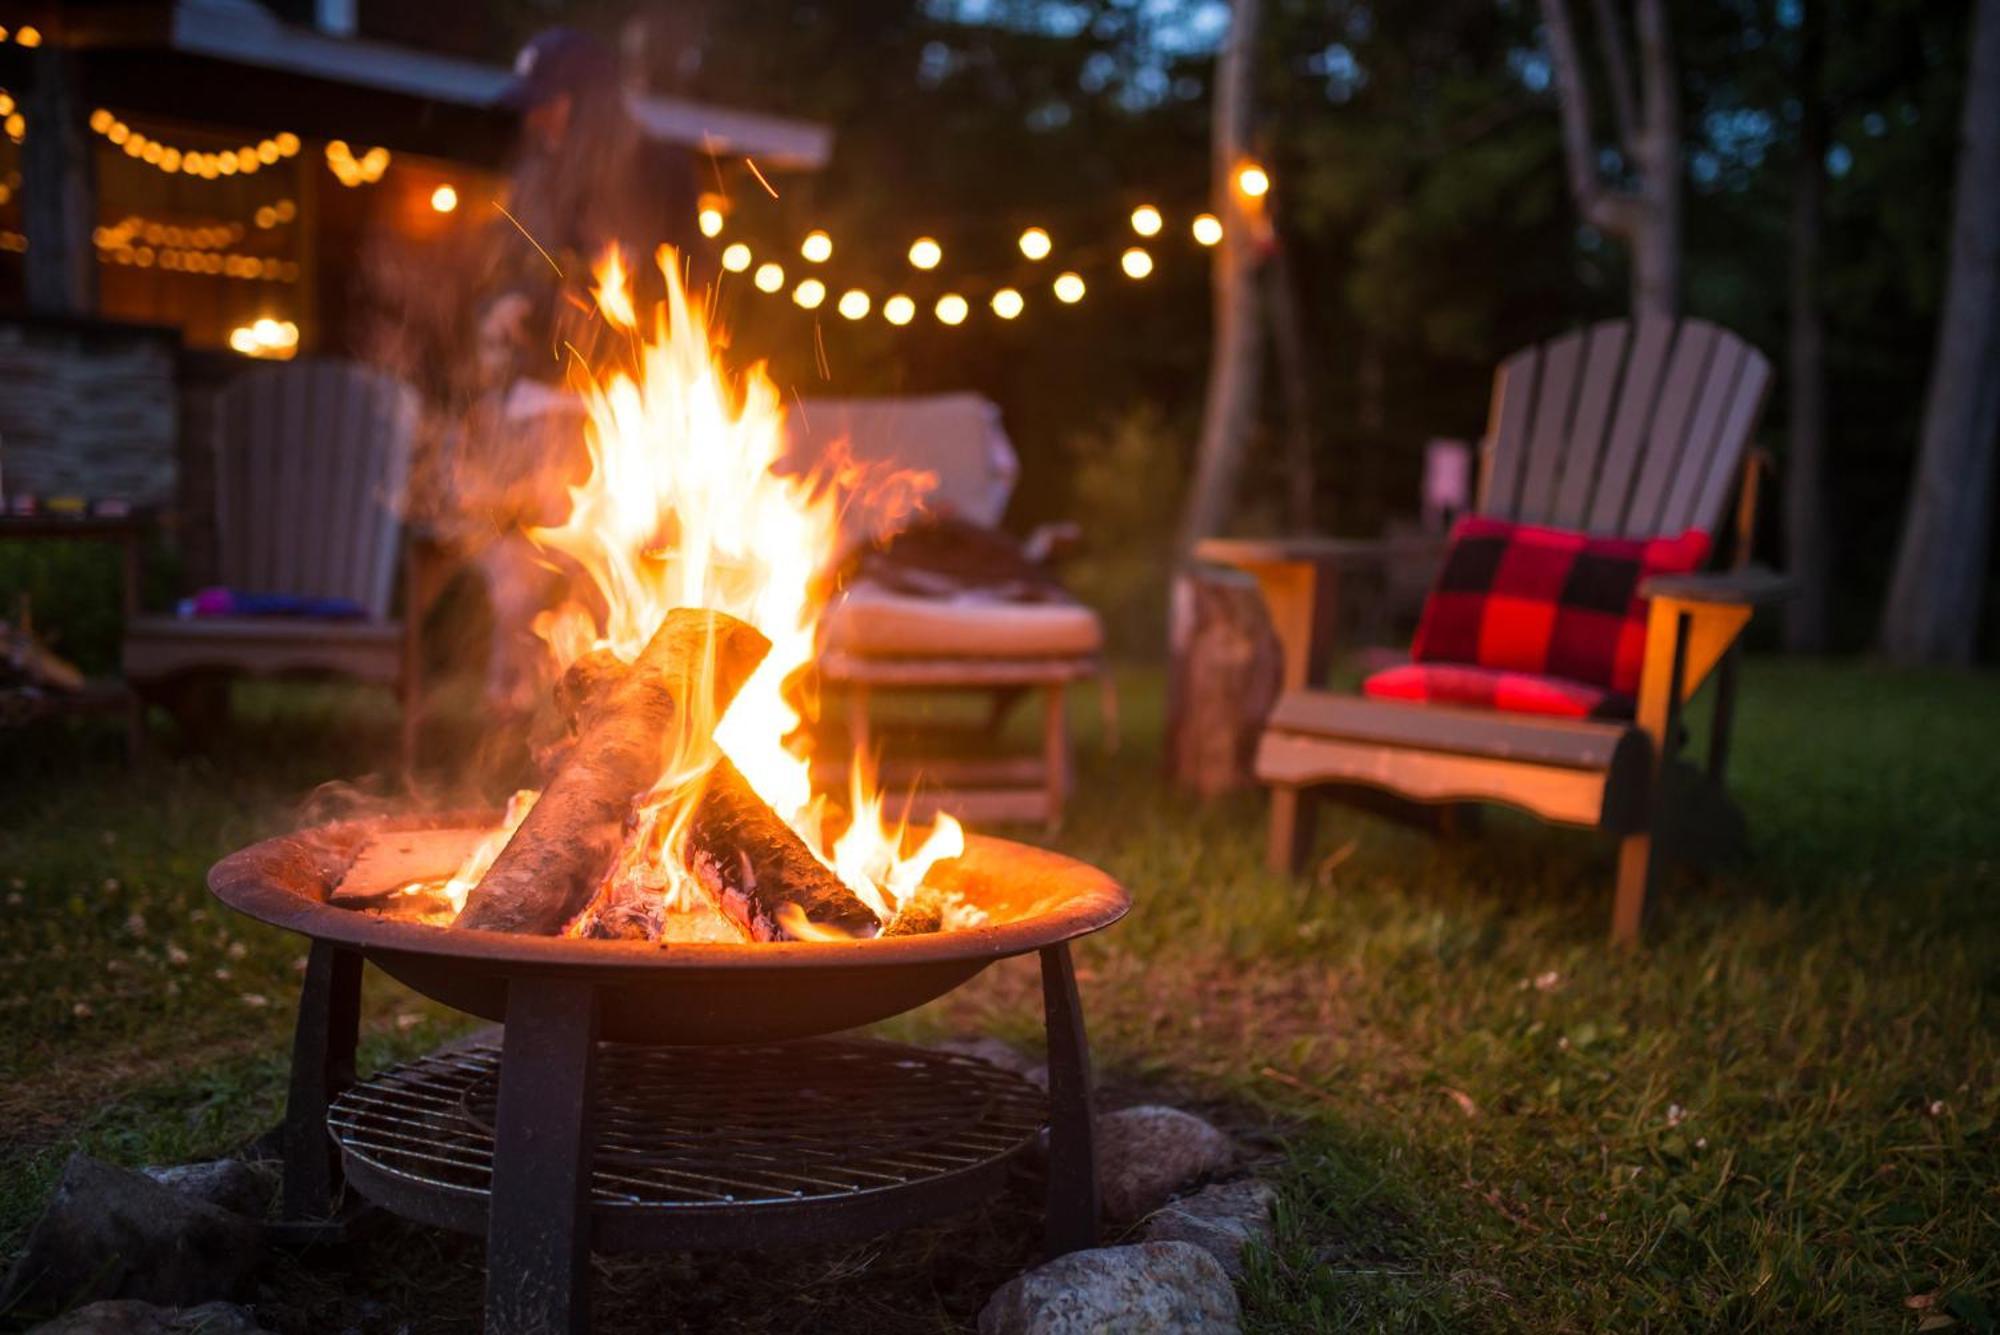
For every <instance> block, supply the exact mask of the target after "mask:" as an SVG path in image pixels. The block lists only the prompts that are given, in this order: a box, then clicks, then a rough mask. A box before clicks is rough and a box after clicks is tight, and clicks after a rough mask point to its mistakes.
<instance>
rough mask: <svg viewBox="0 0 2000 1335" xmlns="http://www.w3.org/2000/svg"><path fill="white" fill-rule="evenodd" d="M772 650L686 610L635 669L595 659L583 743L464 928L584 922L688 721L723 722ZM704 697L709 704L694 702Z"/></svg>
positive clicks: (720, 618)
mask: <svg viewBox="0 0 2000 1335" xmlns="http://www.w3.org/2000/svg"><path fill="white" fill-rule="evenodd" d="M770 647H771V646H770V641H769V640H767V639H765V638H764V636H763V635H762V634H760V633H759V632H758V631H757V630H756V629H755V628H754V627H752V626H750V625H748V624H747V623H745V622H742V621H738V620H737V619H736V618H734V617H731V616H727V615H725V614H723V613H720V612H708V611H702V610H699V609H694V608H678V609H676V610H674V611H672V612H669V613H668V614H667V615H666V618H665V619H664V620H663V621H662V622H661V623H660V628H659V630H658V631H657V632H656V633H655V634H654V636H653V638H652V641H651V642H650V643H649V644H647V646H646V648H645V650H644V651H643V652H641V653H640V655H639V657H638V659H637V660H636V661H634V662H633V663H632V665H631V666H630V668H628V669H626V670H624V671H623V672H613V671H611V670H609V668H608V665H607V664H605V663H603V662H602V661H595V660H590V661H592V666H591V668H590V669H588V671H587V673H586V674H583V675H581V676H580V677H579V679H578V681H577V682H576V683H573V686H574V688H575V689H574V690H572V691H571V692H570V694H569V695H568V696H567V698H566V700H565V703H566V704H568V705H570V706H571V709H572V711H573V719H574V721H573V724H572V726H573V728H574V730H575V733H576V739H575V741H574V743H573V744H572V745H571V746H570V747H569V749H568V751H567V752H566V753H565V754H564V755H563V756H562V758H561V761H560V763H559V766H558V768H557V769H556V770H555V772H554V774H553V776H552V777H551V779H550V781H549V783H548V786H547V787H546V788H545V789H543V791H542V796H541V800H540V801H538V802H536V803H535V808H534V810H533V811H531V812H529V813H528V818H527V819H526V820H524V821H523V822H521V828H520V829H519V830H517V831H515V833H514V837H513V838H512V839H511V840H509V841H508V843H507V847H506V848H505V849H504V850H502V852H501V853H500V856H499V857H497V858H496V859H494V862H493V866H492V868H491V869H490V870H489V871H488V872H487V873H486V875H485V877H484V878H482V879H481V880H480V882H479V884H478V885H477V886H475V887H474V888H473V890H472V892H471V893H470V894H469V895H467V897H466V901H465V909H464V911H463V912H461V913H460V914H459V915H458V919H457V922H456V923H455V924H454V925H455V926H458V927H471V928H478V929H480V930H483V931H490V932H520V933H540V934H543V935H548V934H551V933H554V932H558V931H560V930H561V929H562V927H563V924H565V923H567V922H568V921H569V920H570V919H572V918H574V917H575V916H576V915H577V914H578V913H580V912H582V911H583V909H584V907H585V906H586V905H588V904H589V903H590V899H591V896H592V895H593V894H595V893H596V891H597V887H598V886H599V884H601V883H602V882H603V880H604V878H605V876H606V875H608V874H609V873H610V871H611V868H612V866H613V865H614V864H615V862H616V861H617V858H618V852H619V848H620V846H621V845H622V844H623V843H624V840H625V830H626V822H627V820H628V818H629V817H630V815H631V812H632V806H633V803H634V802H636V801H637V800H638V799H639V798H640V797H641V796H643V795H644V794H645V793H646V792H647V791H648V790H650V789H651V788H652V787H653V785H654V784H655V783H657V782H658V781H659V779H660V776H661V774H662V772H663V771H664V769H665V766H666V763H667V761H668V759H669V755H668V753H669V750H670V746H671V743H670V741H669V739H670V738H672V737H673V736H674V735H675V734H676V733H677V732H678V731H679V728H678V725H679V723H680V721H681V719H682V717H683V716H684V715H685V714H686V713H687V712H690V711H692V712H694V713H696V714H697V715H705V716H706V717H708V718H711V719H712V718H717V717H720V715H721V713H722V711H723V709H724V708H725V707H726V706H727V705H728V703H729V701H730V700H731V699H733V698H734V697H735V695H736V692H737V691H738V690H740V689H741V688H742V686H743V683H744V682H746V681H748V680H749V678H750V675H751V673H752V672H754V671H755V670H756V668H757V664H758V663H759V662H761V661H762V660H763V657H764V655H765V654H766V653H767V652H769V650H770ZM696 691H706V693H707V694H708V696H709V698H708V699H702V700H697V699H692V698H689V697H690V696H691V695H692V694H693V693H694V692H696ZM724 763H725V764H726V763H727V762H724ZM731 772H732V773H733V772H734V771H733V770H732V771H731ZM738 782H741V780H740V778H739V780H738ZM745 791H746V792H747V791H748V790H747V788H746V790H745ZM753 800H754V798H753ZM759 805H761V803H760V804H759ZM766 815H769V813H768V812H766ZM772 819H773V820H775V817H773V818H772ZM788 833H789V831H788Z"/></svg>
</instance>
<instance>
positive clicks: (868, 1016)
mask: <svg viewBox="0 0 2000 1335" xmlns="http://www.w3.org/2000/svg"><path fill="white" fill-rule="evenodd" d="M490 827H491V822H490V821H485V820H481V821H466V820H455V821H454V820H443V821H439V820H437V819H436V818H432V819H429V820H426V819H421V818H404V819H392V820H380V821H367V822H353V823H347V824H341V825H333V826H326V827H321V828H319V829H315V830H309V831H305V832H302V833H299V834H295V835H290V836H286V837H283V838H278V839H273V840H269V841H266V842H264V843H261V844H257V845H254V846H252V847H250V848H247V849H244V850H243V851H241V852H239V853H236V854H234V855H232V856H231V857H229V858H226V859H224V860H223V861H222V862H220V863H218V864H217V865H216V866H215V868H214V869H213V870H212V871H211V872H210V874H209V886H210V888H211V889H212V890H213V891H214V893H215V894H216V895H217V896H218V897H219V898H220V899H221V900H222V901H223V902H224V903H226V904H228V905H230V906H231V907H232V908H235V909H237V910H239V911H241V912H243V913H246V914H248V915H249V916H251V917H254V918H257V919H259V920H261V921H263V922H266V923H269V924H271V925H273V926H276V927H281V928H284V929H286V930H289V931H295V932H299V933H301V934H303V935H305V936H308V937H310V938H312V941H313V945H312V950H311V954H310V956H309V958H308V963H307V970H306V981H305V985H304V990H303V995H302V999H301V1004H300V1011H299V1023H298V1031H297V1038H296V1041H295V1045H294V1049H293V1060H292V1079H291V1089H290V1098H289V1100H288V1103H287V1108H286V1127H285V1130H286V1150H285V1154H286V1163H285V1206H286V1212H287V1214H288V1215H289V1216H291V1217H292V1218H295V1219H301V1220H303V1219H310V1218H315V1217H323V1216H324V1215H325V1214H326V1213H327V1211H328V1208H329V1205H330V1204H331V1202H332V1199H333V1194H334V1191H335V1189H336V1187H337V1186H338V1184H339V1181H340V1177H341V1174H342V1172H343V1170H344V1172H345V1175H346V1177H347V1179H348V1180H349V1181H350V1182H351V1183H352V1184H353V1185H354V1186H355V1187H356V1188H357V1189H358V1190H360V1191H361V1192H362V1194H363V1195H365V1196H368V1197H369V1198H371V1199H373V1200H376V1201H377V1202H379V1203H380V1204H382V1205H385V1206H387V1207H388V1208H390V1209H393V1210H395V1211H397V1212H398V1213H401V1214H404V1215H406V1216H408V1217H410V1218H413V1219H417V1220H419V1221H422V1222H428V1223H432V1224H437V1225H441V1226H445V1227H453V1228H459V1229H463V1230H466V1231H471V1232H483V1233H484V1234H485V1236H486V1239H487V1265H488V1280H487V1327H488V1329H489V1330H493V1331H523V1330H537V1331H539V1330H581V1329H584V1328H585V1325H586V1323H587V1317H586V1315H585V1314H586V1293H585V1273H586V1272H585V1261H586V1258H587V1255H588V1252H589V1250H590V1249H591V1248H593V1247H596V1248H598V1249H601V1250H631V1249H688V1248H717V1247H757V1246H770V1245H777V1244H783V1243H790V1242H797V1241H805V1240H814V1241H832V1240H840V1239H848V1238H854V1237H859V1236H866V1235H869V1234H872V1233H876V1232H880V1231H884V1230H886V1229H890V1228H896V1227H902V1226H906V1225H909V1224H913V1223H917V1222H920V1221H922V1220H925V1219H928V1218H932V1217H936V1216H938V1215H942V1214H945V1213H949V1212H952V1211H954V1210H957V1209H962V1208H965V1207H967V1206H970V1205H972V1204H974V1203H976V1202H977V1201H978V1200H979V1199H981V1198H982V1197H983V1196H984V1195H986V1194H988V1193H990V1192H991V1191H993V1190H994V1189H996V1188H997V1187H998V1186H999V1184H1000V1182H1001V1181H1002V1180H1003V1178H1004V1175H1005V1173H1006V1171H1007V1167H1008V1165H1009V1163H1010V1162H1011V1161H1012V1160H1014V1159H1015V1158H1016V1157H1017V1156H1018V1155H1020V1154H1021V1153H1022V1152H1023V1151H1024V1150H1025V1149H1027V1147H1028V1146H1029V1145H1030V1144H1031V1143H1032V1142H1033V1140H1034V1138H1035V1136H1036V1134H1037V1132H1038V1131H1039V1129H1040V1127H1041V1125H1042V1122H1043V1112H1044V1108H1046V1114H1047V1122H1048V1126H1049V1131H1050V1152H1049V1164H1048V1175H1049V1186H1048V1196H1047V1240H1048V1246H1049V1250H1050V1251H1051V1252H1052V1253H1060V1252H1065V1251H1070V1250H1074V1249H1076V1248H1080V1247H1087V1246H1090V1245H1093V1244H1094V1242H1095V1240H1096V1231H1097V1181H1096V1167H1095V1156H1094V1152H1093V1149H1092V1143H1091V1129H1090V1115H1089V1087H1090V1075H1089V1058H1088V1050H1087V1047H1086V1042H1085V1037H1084V1027H1083V1016H1082V1012H1081V1010H1080V1009H1079V1006H1078V1002H1077V996H1076V983H1075V974H1074V971H1073V968H1072V965H1071V962H1070V957H1069V950H1068V942H1069V941H1071V940H1073V939H1074V938H1076V937H1078V936H1081V935H1084V934H1086V933H1088V932H1092V931H1095V930H1097V929H1099V928H1102V927H1105V926H1108V925H1109V924H1111V923H1112V922H1115V921H1116V920H1117V919H1118V918H1119V917H1121V916H1122V915H1123V914H1124V912H1125V911H1126V909H1127V907H1128V906H1129V899H1128V897H1127V896H1126V894H1125V892H1124V891H1123V890H1122V889H1121V888H1120V887H1119V886H1118V885H1117V884H1115V883H1114V882H1112V881H1111V880H1110V879H1109V878H1107V877H1105V876H1104V875H1103V874H1101V873H1099V872H1097V871H1095V870H1093V869H1092V868H1089V867H1087V866H1085V865H1083V864H1081V863H1079V862H1076V861H1074V860H1073V859H1070V858H1065V857H1062V856H1060V855H1057V854H1054V853H1048V852H1044V851H1041V850H1038V849H1033V848H1029V847H1026V846H1024V845H1021V844H1016V843H1011V842H1008V841H1005V840H1000V839H993V838H985V837H980V836H968V837H967V839H966V847H965V851H964V853H963V854H962V855H961V856H959V857H957V858H955V859H953V860H951V861H949V862H946V863H942V864H940V865H938V866H936V867H934V868H933V869H932V870H931V872H930V875H929V877H928V881H927V883H929V884H932V885H935V886H937V887H938V888H940V889H944V890H948V891H951V892H955V893H956V894H958V895H961V896H963V898H964V901H965V902H966V903H967V904H969V905H972V906H974V907H976V908H977V909H978V910H980V911H981V912H982V913H983V914H984V916H985V921H984V922H982V923H980V924H979V925H977V926H971V927H966V928H962V929H959V930H954V931H947V932H940V933H934V934H931V935H924V936H912V937H904V938H891V939H880V940H825V941H818V940H815V941H773V942H766V943H757V944H749V943H730V944H711V943H700V942H695V943H684V944H682V943H673V944H657V943H651V942H639V941H622V940H591V939H587V938H579V937H573V936H572V937H538V936H522V935H518V934H510V933H500V932H487V931H478V930H470V929H465V928H441V927H433V926H426V925H423V924H420V923H414V922H403V921H396V920H394V919H388V918H379V917H375V916H371V915H369V914H365V913H357V912H354V911H352V910H350V909H345V908H340V907H336V906H335V905H334V904H333V903H331V902H330V901H331V900H332V899H333V897H334V895H335V892H336V891H342V890H353V889H357V888H359V889H364V890H365V889H367V888H368V887H366V886H360V887H357V886H355V885H354V884H353V882H354V881H355V880H356V879H361V880H370V879H373V880H381V881H385V882H386V881H395V880H397V879H398V878H411V879H423V878H425V877H428V876H431V875H434V874H442V873H447V872H449V871H450V869H451V868H452V867H454V866H456V865H458V863H459V861H460V860H461V859H462V856H463V853H464V851H465V850H466V849H467V848H469V847H471V846H472V844H474V843H475V842H476V841H477V840H478V839H480V838H482V837H483V836H484V835H485V834H486V833H487V831H488V830H489V829H490ZM1031 951H1033V952H1038V953H1039V955H1040V960H1041V967H1042V979H1043V997H1044V1004H1045V1018H1046V1022H1047V1029H1048V1039H1049V1092H1048V1095H1047V1100H1046V1104H1044V1101H1043V1096H1042V1094H1041V1091H1039V1090H1037V1089H1035V1088H1034V1087H1033V1086H1032V1085H1030V1084H1028V1083H1027V1082H1026V1081H1024V1080H1022V1079H1020V1078H1019V1077H1016V1076H1012V1075H1010V1074H1008V1073H1006V1072H1002V1071H1000V1070H998V1069H997V1068H994V1067H992V1066H990V1065H988V1064H986V1063H983V1062H978V1061H974V1060H972V1059H969V1058H959V1057H943V1056H940V1055H939V1054H935V1053H925V1052H921V1051H918V1050H914V1049H909V1048H904V1047H901V1046H899V1045H895V1044H888V1043H879V1042H870V1041H861V1040H853V1039H824V1038H817V1037H815V1036H818V1035H825V1034H830V1033H833V1032H836V1031H838V1030H842V1029H846V1028H851V1027H853V1026H855V1025H860V1024H866V1023H869V1022H871V1021H874V1020H878V1019H882V1018H885V1017H887V1016H891V1015H894V1014H897V1013H900V1012H902V1011H904V1010H907V1009H910V1008H911V1007H914V1006H918V1005H921V1004H922V1003H923V1002H925V1001H928V1000H930V999H932V998H933V997H936V996H939V995H942V994H943V993H945V992H947V991H949V990H950V989H952V988H954V987H956V986H958V985H959V984H960V983H962V982H964V981H966V980H967V979H969V978H971V977H973V976H974V975H976V974H977V973H979V972H980V971H981V970H982V969H984V968H985V967H986V966H987V965H988V964H991V963H992V962H993V961H995V960H998V959H1003V958H1007V957H1009V956H1014V955H1022V954H1027V953H1029V952H1031ZM363 960H369V961H372V962H374V963H375V964H377V965H379V966H380V967H381V968H382V969H383V970H384V971H385V972H387V973H389V974H391V975H392V976H394V977H396V978H399V979H401V980H402V981H403V982H405V983H407V984H409V985H410V986H411V987H413V988H415V989H417V990H418V991H420V992H423V993H424V994H426V995H428V996H431V997H434V998H436V999H437V1000H439V1001H441V1002H444V1003H445V1004H447V1005H450V1006H453V1007H455V1008H457V1009H460V1010H464V1011H467V1012H469V1013H471V1014H474V1015H479V1016H483V1017H485V1018H488V1019H494V1020H503V1021H504V1022H505V1023H506V1030H505V1039H504V1041H503V1043H502V1044H501V1045H500V1046H499V1047H497V1048H496V1047H494V1046H492V1045H486V1046H483V1047H473V1048H468V1049H464V1050H461V1051H458V1052H453V1053H447V1054H440V1055H435V1056H433V1057H430V1058H425V1059H423V1060H420V1061H418V1062H415V1063H412V1064H410V1065H408V1066H405V1067H400V1068H397V1069H396V1070H394V1071H391V1072H387V1073H385V1074H383V1075H380V1076H377V1077H376V1078H374V1079H372V1080H370V1081H368V1082H366V1083H362V1084H356V1083H355V1077H354V1049H355V1041H356V1030H357V1025H358V1021H359V1014H360V987H361V963H362V961H363ZM797 1040H805V1041H797ZM329 1133H330V1135H329Z"/></svg>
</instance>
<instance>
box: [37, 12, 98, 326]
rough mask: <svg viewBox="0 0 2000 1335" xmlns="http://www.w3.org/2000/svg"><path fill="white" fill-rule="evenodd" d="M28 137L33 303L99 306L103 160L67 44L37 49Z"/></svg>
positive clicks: (53, 307)
mask: <svg viewBox="0 0 2000 1335" xmlns="http://www.w3.org/2000/svg"><path fill="white" fill-rule="evenodd" d="M29 54H30V59H31V61H32V63H33V66H34V75H33V79H32V82H31V84H30V86H29V90H28V97H27V105H26V106H25V107H23V108H22V111H23V113H24V115H25V116H26V118H27V122H28V138H27V142H26V143H25V144H24V145H23V146H22V149H21V175H22V177H23V182H22V189H21V225H22V231H23V232H25V233H26V234H27V238H28V264H27V278H26V282H27V292H26V295H27V299H28V308H29V309H30V310H33V311H36V312H39V313H41V314H45V315H95V314H96V313H97V254H96V251H95V248H94V247H93V245H92V244H91V239H90V235H91V232H92V230H93V229H94V228H95V227H96V226H97V167H96V164H97V159H96V157H95V155H94V154H93V153H92V152H91V145H90V140H89V138H88V137H87V134H86V127H85V125H84V120H83V112H82V109H81V107H80V106H79V105H78V102H77V79H76V66H75V63H74V59H73V57H72V56H71V55H70V53H69V52H68V51H66V50H64V49H63V48H62V47H59V46H56V45H54V44H52V43H51V44H49V45H45V46H43V47H41V48H40V49H39V50H36V51H33V52H31V53H29Z"/></svg>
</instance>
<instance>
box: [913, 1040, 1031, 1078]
mask: <svg viewBox="0 0 2000 1335" xmlns="http://www.w3.org/2000/svg"><path fill="white" fill-rule="evenodd" d="M931 1048H932V1049H933V1050H934V1051H937V1052H955V1053H957V1054H958V1055H959V1056H961V1057H976V1058H978V1059H979V1060H980V1061H983V1062H987V1063H990V1064H991V1065H994V1066H997V1067H999V1068H1000V1069H1001V1070H1003V1071H1010V1072H1012V1073H1013V1074H1015V1075H1018V1076H1020V1077H1021V1078H1022V1079H1023V1080H1026V1081H1027V1082H1028V1083H1029V1084H1031V1085H1033V1086H1034V1087H1035V1088H1037V1089H1047V1088H1048V1087H1049V1068H1048V1064H1047V1063H1046V1062H1040V1061H1037V1060H1035V1059H1034V1058H1033V1057H1030V1056H1029V1055H1028V1054H1027V1053H1025V1052H1023V1051H1021V1050H1020V1049H1019V1048H1017V1047H1015V1046H1014V1045H1013V1044H1012V1043H1004V1042H1002V1041H1001V1040H999V1039H997V1038H985V1037H967V1038H948V1039H945V1040H944V1041H943V1042H942V1043H933V1044H931Z"/></svg>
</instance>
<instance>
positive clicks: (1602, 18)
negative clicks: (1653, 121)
mask: <svg viewBox="0 0 2000 1335" xmlns="http://www.w3.org/2000/svg"><path fill="white" fill-rule="evenodd" d="M1592 4H1593V5H1594V6H1595V8H1596V10H1597V43H1598V45H1599V46H1600V47H1601V48H1603V51H1604V72H1605V76H1606V81H1607V82H1608V83H1609V84H1610V86H1611V115H1612V117H1613V118H1614V119H1615V120H1616V121H1617V122H1618V144H1619V146H1620V147H1621V148H1623V149H1624V150H1625V155H1626V156H1627V157H1630V156H1632V155H1633V154H1634V153H1636V152H1637V151H1638V141H1637V139H1635V138H1634V135H1635V133H1636V131H1637V129H1638V125H1639V104H1638V102H1637V101H1636V100H1635V98H1634V96H1633V92H1632V64H1631V62H1630V61H1629V60H1627V59H1626V57H1625V26H1624V24H1622V23H1620V22H1619V21H1618V7H1617V6H1616V5H1614V4H1612V3H1611V0H1592Z"/></svg>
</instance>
